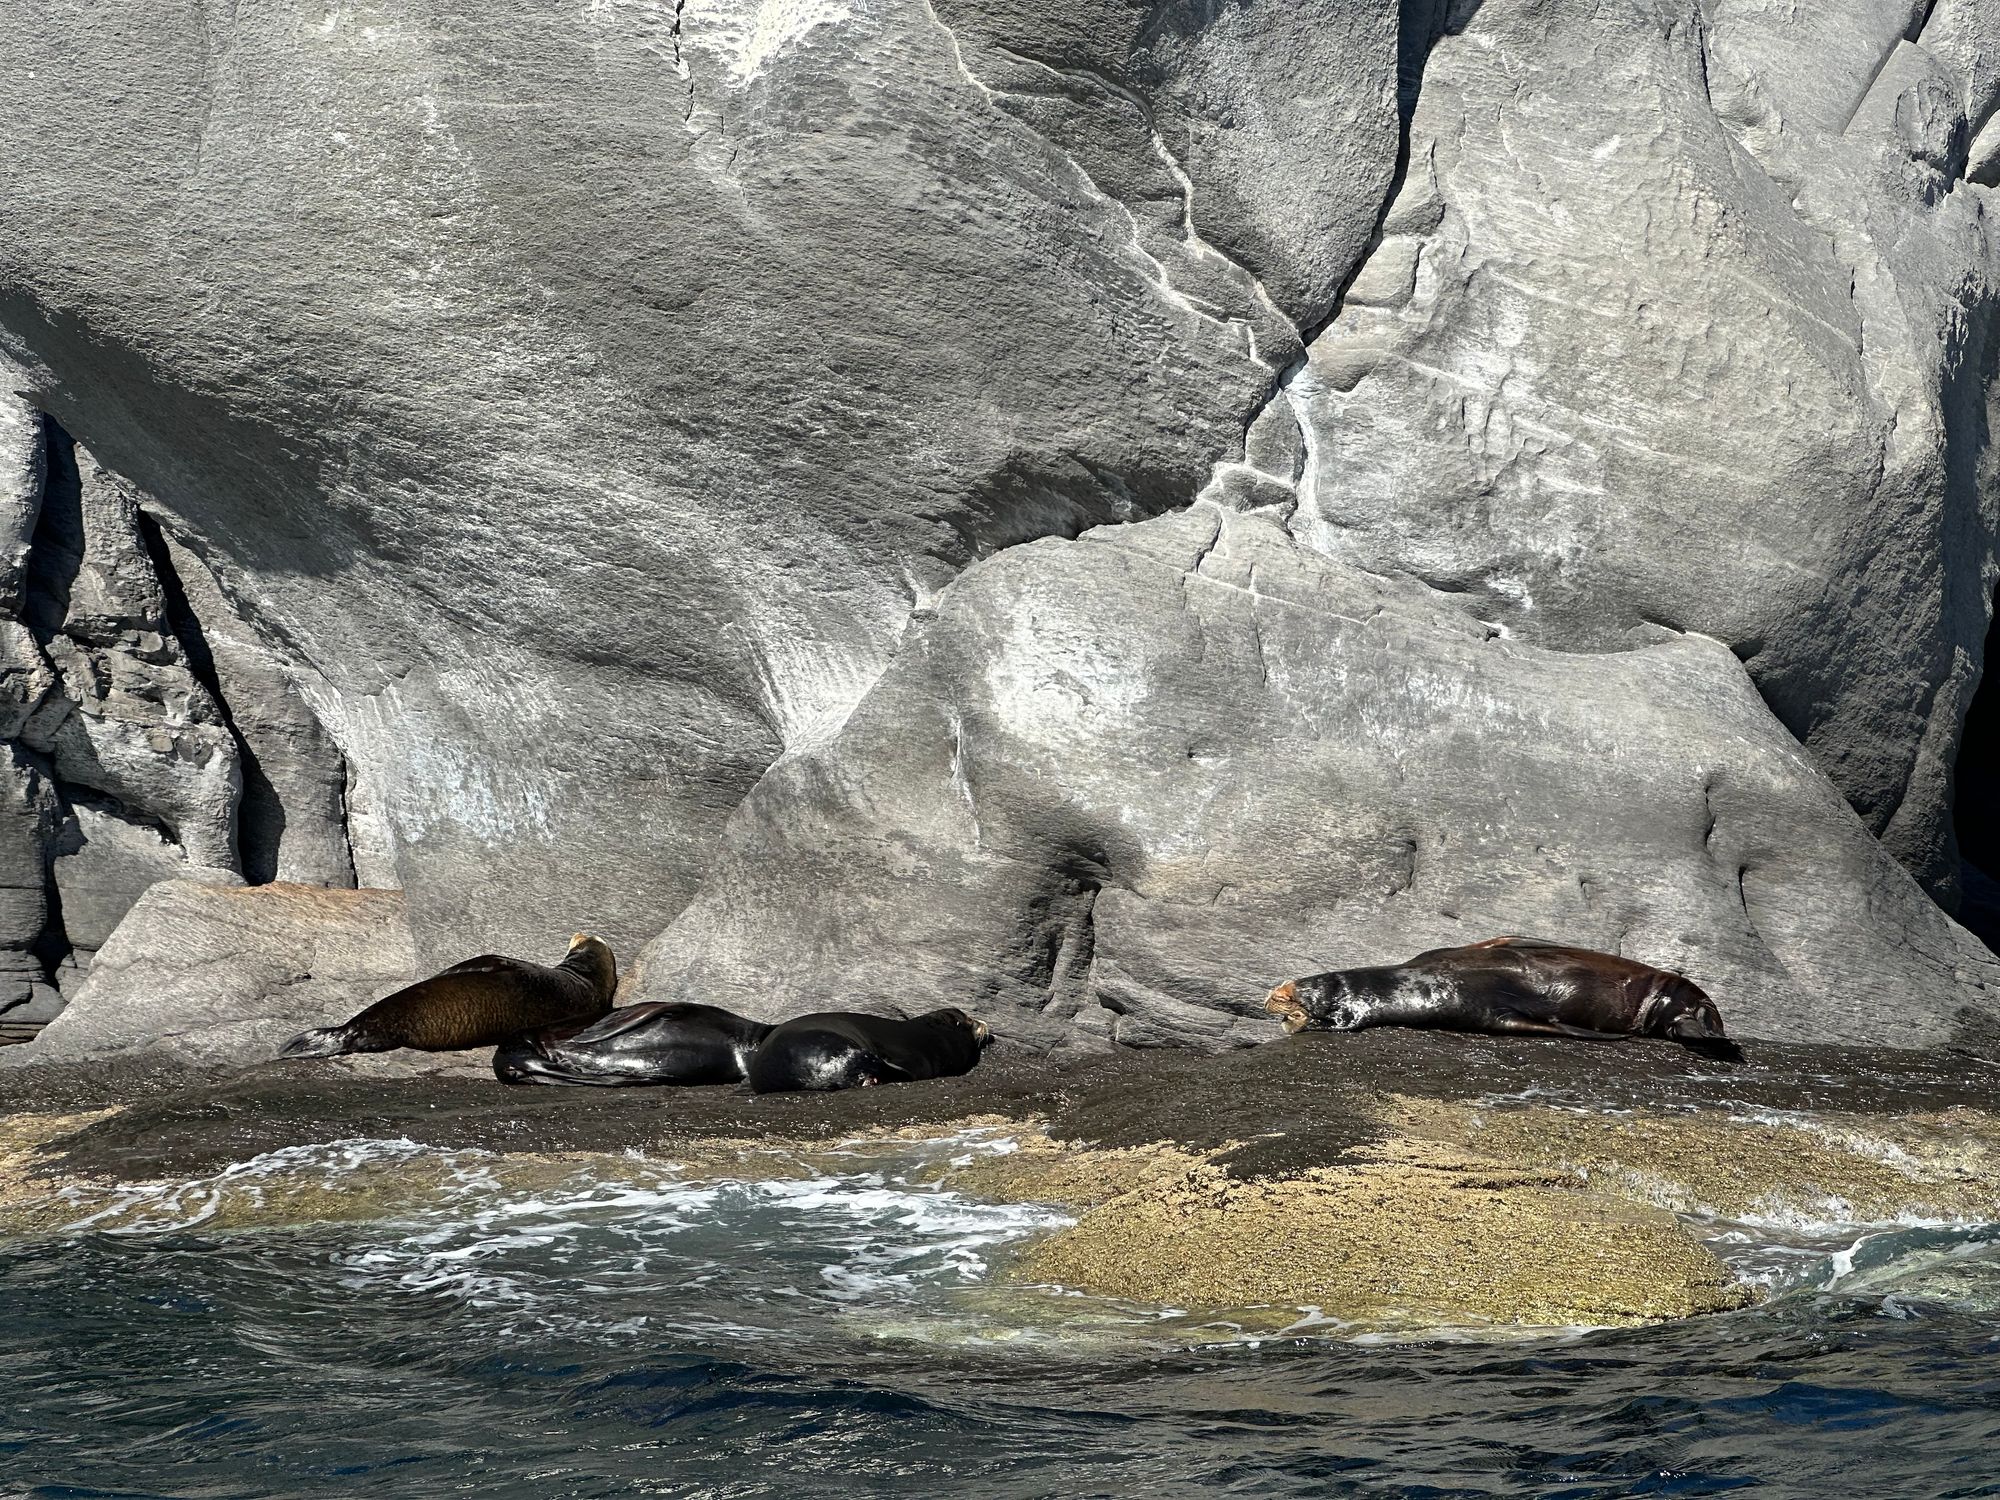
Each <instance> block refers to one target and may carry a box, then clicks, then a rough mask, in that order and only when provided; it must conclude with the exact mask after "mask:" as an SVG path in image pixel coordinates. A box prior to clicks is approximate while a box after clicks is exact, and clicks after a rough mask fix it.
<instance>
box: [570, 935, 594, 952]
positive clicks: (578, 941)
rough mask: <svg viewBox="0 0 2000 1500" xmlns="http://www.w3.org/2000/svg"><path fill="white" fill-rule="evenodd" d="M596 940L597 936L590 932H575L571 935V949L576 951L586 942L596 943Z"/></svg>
mask: <svg viewBox="0 0 2000 1500" xmlns="http://www.w3.org/2000/svg"><path fill="white" fill-rule="evenodd" d="M596 941H597V939H596V937H595V936H593V935H592V934H590V933H588V932H573V933H571V934H570V935H569V951H570V952H572V953H574V952H576V950H577V949H579V948H581V947H582V946H583V945H584V944H585V943H594V942H596Z"/></svg>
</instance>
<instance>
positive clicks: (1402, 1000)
mask: <svg viewBox="0 0 2000 1500" xmlns="http://www.w3.org/2000/svg"><path fill="white" fill-rule="evenodd" d="M1264 1004H1265V1008H1266V1009H1267V1010H1269V1011H1271V1012H1272V1013H1273V1014H1275V1015H1279V1016H1283V1017H1284V1018H1285V1026H1286V1029H1287V1030H1291V1031H1298V1030H1315V1029H1326V1030H1339V1031H1356V1030H1360V1029H1362V1028H1363V1027H1368V1026H1418V1027H1430V1028H1434V1029H1438V1030H1445V1031H1484V1032H1500V1033H1517V1034H1527V1035H1535V1036H1567V1037H1577V1038H1582V1039H1587V1040H1593V1041H1617V1040H1623V1039H1624V1038H1626V1037H1630V1036H1658V1037H1665V1038H1667V1039H1668V1040H1671V1041H1675V1042H1678V1043H1680V1044H1681V1045H1682V1046H1684V1047H1687V1048H1689V1049H1690V1050H1692V1051H1696V1052H1699V1053H1701V1054H1702V1055H1704V1056H1708V1057H1717V1058H1723V1059H1728V1060H1740V1059H1741V1057H1742V1055H1743V1054H1742V1052H1741V1050H1740V1049H1739V1048H1738V1047H1737V1046H1736V1044H1735V1043H1734V1042H1732V1041H1730V1040H1729V1039H1728V1037H1727V1036H1726V1035H1725V1034H1724V1031H1723V1026H1722V1016H1721V1012H1720V1011H1718V1010H1717V1009H1716V1007H1715V1004H1714V1002H1713V1001H1711V1000H1710V999H1709V997H1708V996H1707V995H1706V994H1704V993H1703V992H1702V990H1701V988H1700V987H1699V986H1698V985H1696V984H1695V983H1694V982H1693V981H1692V980H1690V979H1687V978H1686V977H1684V976H1683V975H1680V974H1675V973H1671V972H1669V971H1668V970H1665V969H1656V968H1653V967H1651V966H1650V965H1648V964H1642V963H1638V962H1636V961H1634V960H1632V959H1629V958H1620V957H1618V956H1617V955H1615V954H1611V953H1599V952H1596V951H1595V950H1593V949H1589V948H1572V947H1568V946H1566V945H1564V944H1561V943H1551V942H1547V941H1544V940H1542V939H1539V938H1513V937H1509V938H1488V939H1487V940H1486V941H1484V942H1480V943H1472V944H1468V945H1466V946H1464V947H1458V948H1436V949H1432V950H1431V951H1430V952H1428V953H1420V954H1418V955H1417V956H1416V957H1415V958H1413V959H1411V960H1409V962H1407V963H1401V964H1389V965H1384V966H1382V967H1379V968H1363V969H1338V970H1334V971H1331V972H1329V973H1326V974H1315V975H1312V976H1310V977H1308V978H1305V979H1296V980H1292V981H1291V982H1289V983H1288V984H1284V985H1280V986H1279V987H1278V988H1277V989H1275V990H1273V991H1272V992H1271V995H1270V997H1269V998H1268V999H1267V1000H1266V1001H1265V1002H1264Z"/></svg>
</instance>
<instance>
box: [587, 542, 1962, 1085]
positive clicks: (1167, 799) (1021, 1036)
mask: <svg viewBox="0 0 2000 1500" xmlns="http://www.w3.org/2000/svg"><path fill="white" fill-rule="evenodd" d="M1500 933H1527V934H1541V935H1548V936H1555V937H1559V938H1562V939H1564V940H1566V941H1571V942H1576V943H1580V944H1583V945H1585V946H1589V947H1596V948H1601V949H1604V950H1606V951H1609V952H1614V953H1622V954H1626V955H1628V956H1631V957H1634V958H1638V959H1641V960H1644V961H1645V962H1648V963H1653V964H1658V965H1660V966H1662V967H1665V968H1670V969H1676V970H1679V971H1681V972H1684V973H1686V974H1688V975H1690V976H1691V977H1692V978H1694V979H1695V980H1696V982H1698V983H1699V984H1701V985H1702V986H1703V987H1704V988H1705V989H1707V990H1708V991H1709V992H1710V993H1711V994H1712V995H1713V996H1714V997H1715V998H1716V1000H1717V1001H1718V1003H1719V1004H1720V1006H1721V1008H1722V1012H1723V1015H1724V1016H1725V1017H1726V1019H1727V1021H1728V1024H1729V1026H1730V1029H1731V1032H1732V1034H1738V1035H1742V1036H1746V1037H1763V1038H1784V1039H1791V1040H1806V1041H1820V1042H1852V1043H1857V1044H1873V1045H1886V1046H1901V1047H1914V1046H1937V1045H1944V1044H1948V1043H1951V1042H1953V1041H1954V1040H1958V1039H1961V1038H1964V1037H1967V1036H1977V1037H1985V1036H1990V1035H1992V1034H1994V1033H1995V1032H1996V1031H2000V1027H1996V1021H2000V993H1996V989H1995V986H2000V965H1996V963H1995V961H1994V960H1993V958H1992V957H1991V955H1989V954H1988V953H1987V951H1986V949H1985V948H1984V947H1983V946H1982V945H1981V944H1980V943H1979V942H1978V940H1977V939H1975V938H1973V937H1972V936H1971V935H1970V934H1969V933H1967V932H1965V931H1964V930H1963V929H1962V928H1960V927H1958V926H1957V924H1956V923H1954V922H1953V921H1952V920H1951V919H1950V918H1949V917H1947V916H1946V915H1945V914H1944V913H1943V912H1942V911H1940V910H1939V909H1938V907H1937V905H1936V904H1935V903H1934V902H1933V901H1931V899H1930V898H1929V897H1928V896H1927V895H1925V893H1924V892H1923V890H1922V889H1921V888H1920V887H1919V886H1918V885H1917V883H1916V882H1915V881H1914V880H1913V879H1912V878H1911V876H1910V875H1909V873H1908V872H1907V871H1906V870H1904V869H1903V868H1902V866H1900V865H1899V864H1898V863H1897V862H1896V861H1895V860H1894V859H1893V858H1892V857H1891V856H1890V855H1889V854H1888V853H1887V852H1886V851H1885V850H1884V849H1883V848H1882V846H1881V844H1880V842H1879V841H1878V840H1877V839H1876V838H1875V837H1874V836H1873V835H1872V834H1871V833H1870V832H1869V831H1868V829H1867V828H1866V826H1865V825H1864V824H1863V823H1862V822H1861V821H1860V819H1859V818H1858V817H1857V816H1856V814H1855V813H1854V811H1853V809H1852V808H1851V807H1849V806H1848V805H1847V803H1846V802H1845V801H1844V799H1842V797H1841V796H1840V794H1839V793H1838V792H1837V791H1836V790H1835V789H1834V788H1833V787H1832V785H1831V784H1830V783H1829V782H1828V781H1827V778H1826V777H1825V775H1824V773H1823V772H1822V771H1821V770H1820V768H1819V767H1818V766H1817V765H1816V764H1815V763H1814V761H1813V760H1812V758H1811V756H1810V755H1808V754H1807V753H1806V752H1805V751H1804V750H1803V749H1802V748H1801V747H1800V746H1799V745H1798V743H1797V742H1796V741H1795V740H1794V739H1793V738H1792V737H1791V736H1790V735H1789V734H1788V733H1787V732H1786V730H1785V727H1784V726H1783V725H1782V724H1781V723H1780V722H1779V721H1778V720H1777V718H1776V717H1775V716H1774V715H1773V714H1772V712H1771V710H1770V709H1769V708H1768V707H1767V706H1766V705H1765V704H1764V702H1763V700H1762V699H1761V698H1760V697H1759V696H1758V694H1757V691H1756V688H1755V686H1754V684H1753V683H1752V682H1751V680H1750V677H1749V675H1748V673H1747V672H1746V671H1745V669H1744V667H1743V665H1742V663H1741V662H1739V661H1738V660H1737V659H1736V657H1735V656H1734V655H1733V654H1732V653H1731V652H1730V651H1729V650H1728V649H1727V648H1725V647H1724V646H1723V645H1722V644H1721V643H1719V642H1717V641H1714V640H1712V639H1709V638H1707V637H1703V636H1699V635H1695V634H1692V633H1687V634H1664V633H1663V638H1662V639H1660V640H1659V641H1657V642H1656V643H1654V644H1652V645H1648V646H1645V647H1641V648H1637V649H1632V650H1627V651H1619V652H1604V653H1588V654H1586V653H1574V652H1560V651H1553V650H1549V649H1547V648H1545V647H1541V646H1537V645H1533V644H1530V643H1528V642H1525V641H1521V640H1518V639H1510V638H1508V637H1507V636H1506V635H1504V634H1503V633H1502V632H1501V630H1500V629H1499V628H1498V627H1497V626H1493V625H1485V624H1481V623H1480V622H1478V621H1477V620H1475V619H1473V618H1471V617H1470V616H1468V615H1467V613H1466V612H1465V611H1464V610H1463V609H1462V608H1461V607H1460V606H1459V604H1458V602H1457V600H1456V599H1455V598H1453V597H1452V596H1451V595H1449V594H1440V593H1438V592H1436V591H1433V590H1431V589H1428V588H1426V587H1424V586H1423V585H1420V584H1416V583H1413V582H1410V581H1407V580H1394V581H1392V580H1385V579H1382V578H1379V577H1376V576H1374V575H1371V574H1368V573H1364V572H1362V571H1361V570H1360V569H1358V568H1356V567H1354V566H1353V565H1352V564H1350V563H1346V562H1342V561H1340V560H1338V559H1335V558H1331V557H1328V556H1326V555H1324V554H1322V553H1320V552H1318V551H1315V550H1314V549H1312V548H1309V547H1306V546H1302V545H1301V544H1300V543H1299V542H1298V540H1297V539H1296V538H1295V537H1294V536H1293V535H1292V534H1291V532H1290V530H1289V529H1288V528H1287V526H1286V524H1285V522H1284V520H1283V518H1282V516H1281V514H1279V513H1278V512H1275V511H1261V512H1254V513H1248V514H1239V513H1235V512H1230V511H1226V510H1223V509H1221V508H1220V507H1216V506H1213V505H1209V504H1203V505H1199V506H1197V507H1195V508H1194V509H1193V510H1191V511H1189V512H1187V513H1184V514H1182V515H1178V516H1172V517H1162V518H1159V519H1156V520H1152V521H1147V522H1142V523H1137V524H1134V525H1130V526H1123V527H1110V528H1106V529H1103V530H1101V531H1095V532H1092V533H1089V534H1088V535H1086V537H1085V538H1084V539H1082V540H1080V541H1075V542H1057V541H1048V542H1038V543H1035V544H1033V545H1031V546H1027V547H1020V548H1016V549H1013V550H1012V551H1010V552H1008V553H1007V554H1005V555H1004V556H1002V557H998V558H995V559H993V560H991V561H989V562H986V563H983V564H981V565H980V566H978V567H977V568H974V569H973V570H971V571H970V572H968V573H967V574H966V575H965V576H964V577H963V578H961V579H960V580H959V581H958V583H957V584H955V585H954V586H953V587H952V588H951V589H950V590H948V591H947V592H946V594H945V595H944V597H943V599H942V600H941V601H940V604H939V607H938V609H937V612H936V614H935V616H934V617H933V618H931V619H929V620H927V621H925V622H924V623H923V624H922V625H921V626H920V627H919V628H917V629H916V630H914V631H913V632H912V635H911V637H910V639H909V640H908V641H907V642H906V643H905V646H904V650H903V652H902V654H901V655H900V656H899V657H898V658H897V660H896V662H895V663H894V664H893V665H892V666H891V667H890V669H889V670H888V672H887V673H885V674H884V676H883V678H882V680H881V682H880V683H878V684H877V686H876V687H875V689H874V690H873V691H872V692H871V693H870V694H869V695H868V697H867V698H866V699H864V700H863V702H862V703H861V705H860V706H859V707H858V708H857V709H856V710H855V712H854V714H853V716H852V717H851V718H850V720H849V721H848V723H847V725H846V726H845V727H844V728H843V729H842V731H841V733H840V734H839V735H837V736H836V737H835V738H834V739H833V740H832V741H831V742H830V743H828V744H827V745H825V746H823V747H820V748H818V749H816V750H812V751H805V752H799V753H796V754H794V755H791V756H788V757H787V758H786V759H785V760H784V761H782V762H780V764H779V765H778V766H776V767H774V768H773V769H772V771H771V773H770V774H769V775H767V776H766V777H765V778H764V780H763V782H762V783H760V785H759V786H758V788H757V790H756V791H755V792H754V793H752V794H751V795H750V796H749V797H748V798H746V799H745V800H744V803H743V806H742V807H741V808H739V809H738V810H737V813H736V816H735V817H734V818H733V819H732V820H731V822H730V826H729V830H728V834H727V837H726V839H725V843H724V847H723V851H722V854H721V856H720V857H719V859H718V861H717V863H716V867H715V868H714V870H713V871H712V872H711V874H710V877H709V881H708V884H707V885H706V886H705V887H704V889H703V892H702V894H701V896H700V898H699V899H697V900H696V901H695V903H694V904H693V905H691V906H690V907H689V908H688V910H687V911H685V912H683V913H682V915H681V917H680V918H679V919H678V920H677V921H676V922H675V924H674V925H673V926H672V927H670V928H669V929H668V930H667V932H666V933H665V934H663V935H662V936H661V938H659V939H658V940H657V941H656V942H655V943H653V944H652V945H651V946H650V947H649V948H648V949H647V950H646V952H645V953H644V954H643V955H641V958H640V961H639V963H638V965H637V966H636V971H635V973H634V975H633V976H632V978H631V980H630V983H629V984H628V988H627V994H626V995H625V997H624V998H626V999H627V1000H660V999H674V998H688V999H700V1000H704V1001H707V1002H710V1003H714V1004H721V1005H726V1006H730V1007H732V1008H735V1009H738V1010H741V1011H743V1012H744V1013H746V1014H751V1015H755V1016H758V1017H761V1018H764V1019H772V1020H775V1019H777V1018H779V1017H781V1016H784V1015H788V1014H794V1013H797V1012H799V1011H804V1010H810V1009H816V1008H824V1007H827V1006H830V1005H833V1004H836V1003H838V1004H842V1005H846V1004H852V1003H855V1002H860V1003H862V1004H863V1005H866V1006H872V1007H875V1008H881V1009H886V1010H899V1011H911V1010H922V1009H926V1008H929V1007H931V1006H935V1005H948V1004H957V1005H965V1006H967V1007H969V1008H971V1009H973V1010H975V1011H976V1012H978V1013H979V1014H980V1015H981V1016H983V1017H984V1018H986V1019H987V1020H988V1021H989V1023H990V1024H991V1025H992V1026H993V1028H994V1030H995V1032H996V1033H997V1034H998V1035H1000V1036H1002V1037H1005V1038H1008V1039H1011V1040H1015V1041H1018V1042H1023V1043H1026V1044H1028V1045H1031V1046H1042V1047H1050V1046H1057V1047H1060V1046H1076V1045H1083V1046H1089V1045H1093V1044H1096V1045H1101V1044H1102V1042H1103V1041H1105V1040H1114V1041H1118V1042H1124V1043H1130V1044H1134V1045H1158V1044H1175V1045H1186V1046H1196V1047H1211V1048H1213V1047H1226V1046H1233V1045H1240V1044H1245V1043H1251V1042H1257V1041H1262V1040H1268V1039H1269V1038H1271V1037H1272V1036H1273V1035H1275V1034H1276V1031H1277V1027H1276V1023H1275V1022H1274V1021H1273V1020H1272V1019H1271V1018H1270V1017H1269V1016H1267V1015H1266V1014H1265V1013H1264V1012H1263V1010H1262V1005H1261V1002H1262V1000H1263V997H1264V994H1265V991H1266V990H1267V989H1268V988H1269V987H1270V986H1272V985H1274V984H1276V983H1277V982H1279V981H1280V980H1283V979H1286V978H1289V977H1293V976H1296V975H1301V974H1307V973H1315V972H1318V971H1320V970H1324V969H1329V968H1342V967H1349V966H1354V965H1363V964H1377V963H1387V962H1394V961H1397V960H1400V959H1402V958H1406V957H1408V956H1410V955H1411V954H1412V953H1413V952H1415V951H1417V950H1419V949H1422V948H1427V947H1434V946H1442V945H1446V944H1452V943H1461V942H1470V941H1476V940H1478V939H1481V938H1485V937H1490V936H1493V935H1496V934H1500Z"/></svg>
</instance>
